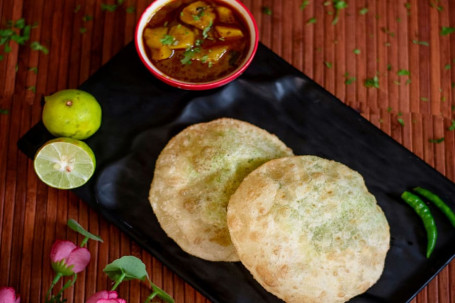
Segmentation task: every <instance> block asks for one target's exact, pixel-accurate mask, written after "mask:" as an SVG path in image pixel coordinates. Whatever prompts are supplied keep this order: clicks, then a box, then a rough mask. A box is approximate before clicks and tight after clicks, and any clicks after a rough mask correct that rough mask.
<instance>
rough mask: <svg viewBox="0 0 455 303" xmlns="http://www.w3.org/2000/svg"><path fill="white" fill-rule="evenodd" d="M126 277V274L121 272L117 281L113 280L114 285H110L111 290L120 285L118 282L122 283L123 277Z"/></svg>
mask: <svg viewBox="0 0 455 303" xmlns="http://www.w3.org/2000/svg"><path fill="white" fill-rule="evenodd" d="M125 277H126V274H125V273H124V272H122V275H121V276H120V278H118V280H117V281H115V284H114V286H112V289H111V290H115V289H116V288H117V286H119V285H120V283H122V281H123V279H125Z"/></svg>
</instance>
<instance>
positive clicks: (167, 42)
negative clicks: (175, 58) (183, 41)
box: [160, 35, 175, 45]
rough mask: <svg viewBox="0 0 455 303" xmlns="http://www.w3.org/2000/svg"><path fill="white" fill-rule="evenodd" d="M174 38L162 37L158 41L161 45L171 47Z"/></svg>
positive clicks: (169, 36)
mask: <svg viewBox="0 0 455 303" xmlns="http://www.w3.org/2000/svg"><path fill="white" fill-rule="evenodd" d="M174 40H175V38H174V36H172V35H164V36H163V38H162V39H160V42H161V44H163V45H171V44H172V43H174Z"/></svg>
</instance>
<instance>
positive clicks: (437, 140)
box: [428, 137, 444, 144]
mask: <svg viewBox="0 0 455 303" xmlns="http://www.w3.org/2000/svg"><path fill="white" fill-rule="evenodd" d="M428 142H430V143H436V144H438V143H442V142H444V137H441V138H436V139H428Z"/></svg>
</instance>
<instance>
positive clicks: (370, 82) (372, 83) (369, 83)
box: [365, 76, 379, 88]
mask: <svg viewBox="0 0 455 303" xmlns="http://www.w3.org/2000/svg"><path fill="white" fill-rule="evenodd" d="M365 86H366V87H375V88H379V78H378V76H374V77H373V78H367V79H365Z"/></svg>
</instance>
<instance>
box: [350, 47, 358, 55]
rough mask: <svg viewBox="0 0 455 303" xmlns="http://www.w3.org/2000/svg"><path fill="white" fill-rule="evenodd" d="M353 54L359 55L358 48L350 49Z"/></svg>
mask: <svg viewBox="0 0 455 303" xmlns="http://www.w3.org/2000/svg"><path fill="white" fill-rule="evenodd" d="M352 52H353V53H354V54H356V55H359V54H360V49H358V48H356V49H354V50H353V51H352Z"/></svg>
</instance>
